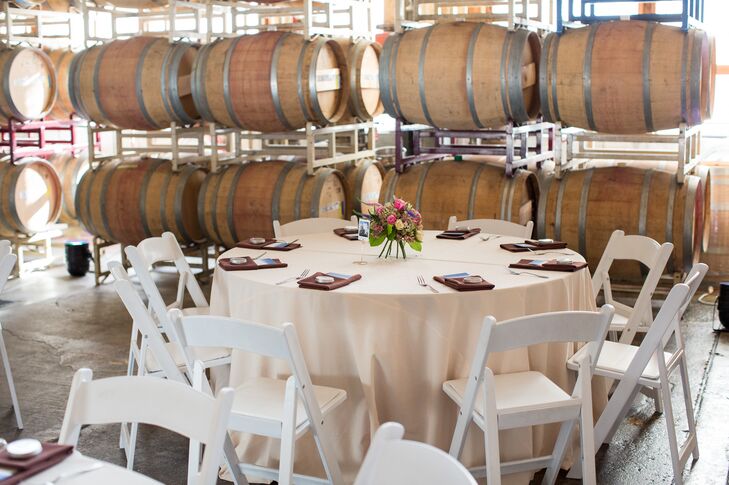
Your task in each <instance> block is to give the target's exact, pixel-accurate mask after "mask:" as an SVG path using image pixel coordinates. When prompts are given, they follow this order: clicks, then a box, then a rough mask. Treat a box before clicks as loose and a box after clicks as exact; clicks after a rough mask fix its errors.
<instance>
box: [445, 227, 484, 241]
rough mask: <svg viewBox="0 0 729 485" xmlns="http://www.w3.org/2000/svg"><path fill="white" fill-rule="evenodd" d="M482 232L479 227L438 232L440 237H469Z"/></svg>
mask: <svg viewBox="0 0 729 485" xmlns="http://www.w3.org/2000/svg"><path fill="white" fill-rule="evenodd" d="M479 232H481V229H479V228H478V227H477V228H475V229H471V230H470V231H443V232H441V233H440V234H438V235H437V236H435V237H437V238H438V239H468V238H469V237H471V236H475V235H476V234H478V233H479Z"/></svg>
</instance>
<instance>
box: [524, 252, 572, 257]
mask: <svg viewBox="0 0 729 485" xmlns="http://www.w3.org/2000/svg"><path fill="white" fill-rule="evenodd" d="M532 252H533V253H534V254H535V255H536V256H544V255H545V254H561V255H562V256H571V255H572V254H571V253H562V252H560V251H542V252H539V253H535V252H534V251H532Z"/></svg>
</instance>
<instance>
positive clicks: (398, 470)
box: [354, 423, 476, 485]
mask: <svg viewBox="0 0 729 485" xmlns="http://www.w3.org/2000/svg"><path fill="white" fill-rule="evenodd" d="M404 434H405V428H403V427H402V425H401V424H399V423H385V424H383V425H382V426H380V427H379V429H378V430H377V432H376V433H375V437H374V439H373V440H372V443H370V448H369V450H367V456H365V459H364V461H363V462H362V467H361V468H360V469H359V473H358V474H357V478H356V479H355V481H354V485H401V484H408V483H413V484H418V485H445V484H447V485H476V480H474V479H473V476H472V475H471V473H470V472H469V471H468V470H467V469H466V467H464V466H463V465H461V462H459V461H458V460H456V459H455V458H453V457H452V456H450V455H449V454H448V453H445V452H443V451H441V450H439V449H438V448H436V447H435V446H431V445H428V444H425V443H419V442H417V441H408V440H404V439H402V437H403V435H404Z"/></svg>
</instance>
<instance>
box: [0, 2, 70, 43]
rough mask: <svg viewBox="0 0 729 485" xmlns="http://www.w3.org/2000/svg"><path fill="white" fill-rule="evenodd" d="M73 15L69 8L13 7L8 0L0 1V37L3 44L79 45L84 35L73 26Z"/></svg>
mask: <svg viewBox="0 0 729 485" xmlns="http://www.w3.org/2000/svg"><path fill="white" fill-rule="evenodd" d="M74 17H75V16H74V15H73V14H71V13H69V12H54V11H51V10H37V9H26V8H16V7H12V6H11V4H10V3H9V2H2V12H1V13H0V41H2V43H4V44H5V45H19V44H25V45H30V46H33V47H38V48H42V47H52V48H56V49H59V48H71V47H74V46H78V45H81V42H82V40H83V39H82V38H81V36H80V35H78V34H77V32H78V30H77V29H74V25H73V24H74V20H75V18H74Z"/></svg>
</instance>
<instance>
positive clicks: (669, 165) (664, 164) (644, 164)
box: [578, 160, 711, 251]
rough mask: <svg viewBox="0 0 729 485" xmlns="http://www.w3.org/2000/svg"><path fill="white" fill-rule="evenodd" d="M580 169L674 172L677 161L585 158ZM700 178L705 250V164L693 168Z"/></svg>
mask: <svg viewBox="0 0 729 485" xmlns="http://www.w3.org/2000/svg"><path fill="white" fill-rule="evenodd" d="M578 167H579V168H580V169H584V168H593V167H633V168H643V169H654V170H662V171H665V172H669V173H674V174H675V173H676V171H677V169H678V163H677V162H673V161H652V160H630V161H625V160H587V161H585V162H582V163H580V164H579V165H578ZM693 175H696V176H697V177H699V179H700V180H701V200H703V201H704V208H703V211H702V213H703V221H704V222H703V228H704V230H703V232H702V235H701V250H702V251H706V249H707V248H708V247H709V239H710V237H711V170H710V169H709V167H708V166H706V165H698V166H696V168H694V170H693Z"/></svg>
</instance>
